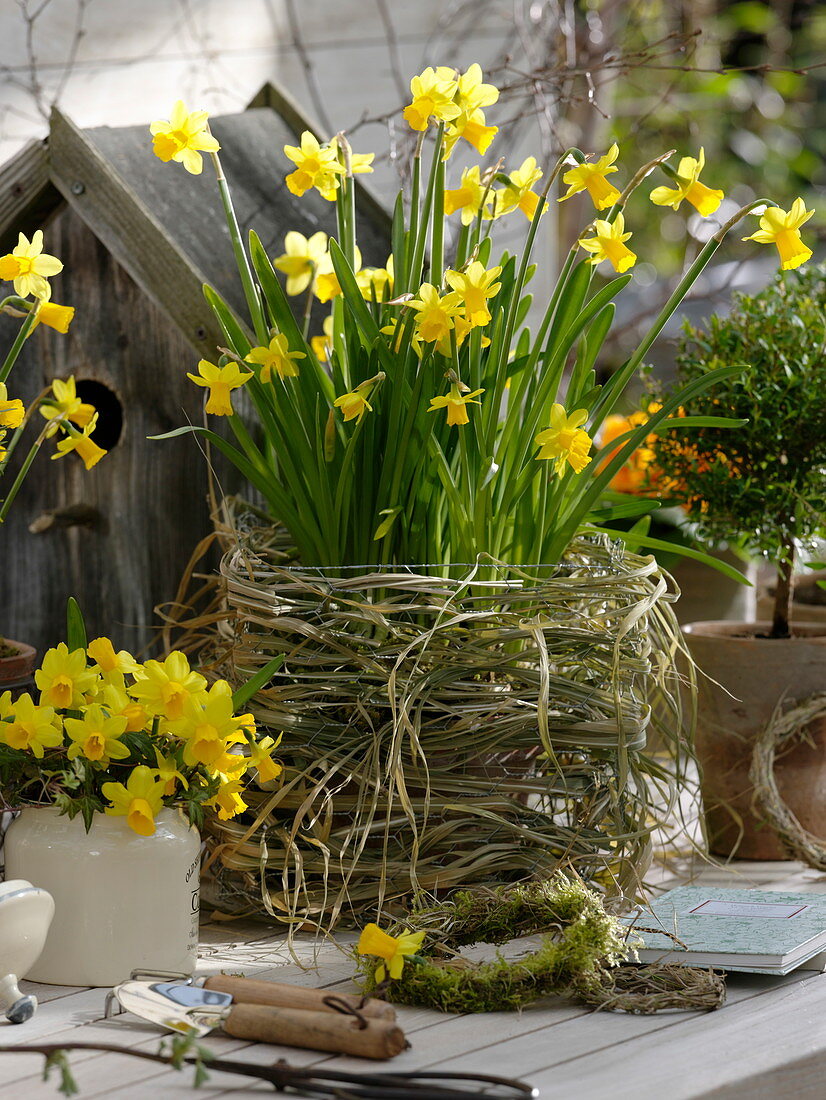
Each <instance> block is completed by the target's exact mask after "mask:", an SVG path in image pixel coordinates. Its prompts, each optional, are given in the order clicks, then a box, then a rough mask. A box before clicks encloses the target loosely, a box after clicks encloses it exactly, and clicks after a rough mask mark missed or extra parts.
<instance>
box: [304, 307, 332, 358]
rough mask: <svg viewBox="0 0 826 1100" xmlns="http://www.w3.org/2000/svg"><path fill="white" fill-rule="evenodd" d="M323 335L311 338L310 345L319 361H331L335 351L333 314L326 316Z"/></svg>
mask: <svg viewBox="0 0 826 1100" xmlns="http://www.w3.org/2000/svg"><path fill="white" fill-rule="evenodd" d="M321 329H322V335H321V336H313V337H311V338H310V347H311V348H312V349H313V354H314V355H315V357H316V359H318V361H319V363H324V362H327V361H329V359H330V356H331V354H332V351H333V315H332V314H330V316H329V317H325V318H324V323H323V325H322V326H321Z"/></svg>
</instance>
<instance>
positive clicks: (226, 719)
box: [169, 680, 246, 768]
mask: <svg viewBox="0 0 826 1100" xmlns="http://www.w3.org/2000/svg"><path fill="white" fill-rule="evenodd" d="M240 722H241V720H240V719H238V718H236V717H235V715H234V714H233V713H232V692H231V691H230V688H229V685H228V684H227V683H226V681H225V680H218V681H216V682H215V683H214V684H212V685H211V687H210V688H209V691H207V692H206V693H204V694H199V695H195V696H189V697H188V698H185V699H184V700H183V705H182V707H181V715H180V717H178V718H176V719H175V720H174V721H170V723H169V729H170V731H171V732H172V733H174V734H175V736H176V737H180V738H181V739H182V740H183V741H185V742H186V743H185V745H184V763H186V764H189V765H190V766H195V765H197V764H205V765H206V766H207V767H208V768H214V767H215V765H216V764H217V762H218V761H219V760H220V759H221V758H222V757H223V756H224V755H225V754H226V752H227V749H228V748H229V746H230V745H233V744H240V743H241V742H243V741H245V740H246V738H245V737H244V735H243V733H241V732H239V726H240ZM240 760H241V766H242V767H243V764H244V761H243V758H240Z"/></svg>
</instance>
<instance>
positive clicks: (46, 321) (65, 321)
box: [31, 301, 75, 335]
mask: <svg viewBox="0 0 826 1100" xmlns="http://www.w3.org/2000/svg"><path fill="white" fill-rule="evenodd" d="M74 316H75V307H74V306H59V305H58V304H57V302H45V301H41V303H40V308H39V309H38V310H37V311H36V313H35V318H34V324H33V325H32V327H31V331H32V332H34V330H35V329H36V328H37V326H38V325H46V326H48V328H53V329H55V331H57V332H62V333H63V334H64V335H65V334H66V333H67V332H68V331H69V325H70V324H71V323H72V321H73V319H74Z"/></svg>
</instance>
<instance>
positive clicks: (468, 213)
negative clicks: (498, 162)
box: [445, 164, 494, 225]
mask: <svg viewBox="0 0 826 1100" xmlns="http://www.w3.org/2000/svg"><path fill="white" fill-rule="evenodd" d="M493 198H494V193H493V190H492V188H490V187H489V186H488V184H487V183H484V182H483V181H482V177H481V173H480V170H479V165H478V164H474V165H473V166H472V167H471V168H466V169H465V170H464V172H462V179H461V182H460V184H459V186H458V187H456V188H454V189H453V190H451V191H445V214H454V213H455V212H456V211H457V210H461V211H462V225H471V224H472V222H473V221H475V219H476V218H477V217H478V215H479V211H480V210H481V211H482V217H483V218H485V219H490V218H492V217H493V215H492V214H491V211H490V204H491V203H492V202H493Z"/></svg>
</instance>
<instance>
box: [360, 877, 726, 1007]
mask: <svg viewBox="0 0 826 1100" xmlns="http://www.w3.org/2000/svg"><path fill="white" fill-rule="evenodd" d="M405 928H406V930H408V931H414V932H416V931H421V930H424V931H426V932H427V933H429V934H430V935H431V936H433V937H435V938H436V942H435V944H434V945H433V948H432V950H433V954H432V955H428V956H427V957H425V956H421V955H413V956H410V957H408V958H407V959H406V960H405V967H404V970H403V972H402V976H401V978H398V979H396V980H393V981H385V982H382V983H377V982H376V980H375V972H376V970H377V969H378V967H379V966H380V965H381V960H375V961H374V960H372V959H366V958H365V957H364V956H360V957H359V958H360V962H361V965H362V970H363V974H364V981H363V990H364V993H365V994H366V995H377V994H378V995H380V996H385V997H386V998H387V999H388V1000H390V1001H393V1002H394V1003H396V1004H407V1005H424V1006H427V1007H429V1008H435V1009H438V1010H440V1011H442V1012H457V1013H474V1012H500V1011H502V1010H506V1009H512V1010H513V1009H521V1008H522V1007H524V1006H525V1005H527V1004H530V1003H531V1002H532V1001H535V1000H538V999H539V998H540V997H547V996H550V995H556V996H569V997H574V998H576V999H578V1000H581V1001H584V1002H585V1003H587V1004H590V1005H594V1006H596V1007H598V1008H606V1009H612V1010H615V1011H623V1012H634V1013H646V1014H648V1013H653V1012H659V1011H663V1010H665V1009H690V1008H695V1009H698V1010H706V1011H708V1010H710V1009H714V1008H719V1007H720V1005H721V1004H722V1003H723V1001H724V1000H725V984H724V982H723V979H722V978H721V977H720V976H719V975H718V974H715V973H714V972H713V971H710V970H696V969H694V968H693V967H685V966H677V965H668V964H666V965H657V966H639V965H633V964H631V965H629V964H624V965H623V964H622V960H624V959H625V958H626V957H627V956H628V954H629V949H630V948H633V940H631V941H629V940H628V932H629V929H628V928H626V927H625V926H624V925H622V924H620V922H619V921H618V920H617V919H616V918H615V917H613V916H611V915H610V914H609V913H607V912H606V911H605V908H604V906H603V904H602V900H601V899H600V897H599V896H598V895H597V894H595V893H594V892H593V891H592V890H589V889H588V888H587V887H586V886H585V885H584V884H583V883H581V882H579V881H578V880H575V879H569V878H567V877H566V876H565V875H563V874H558V875H556V876H555V877H554V878H552V879H550V880H548V881H546V882H537V883H528V884H523V885H516V886H509V887H500V888H498V889H496V890H484V891H462V892H460V893H457V894H455V895H454V896H453V897H452V898H451V899H450V900H449V901H446V902H444V903H442V904H440V905H437V906H434V907H431V908H427V909H420V910H418V911H416V912H415V913H414V914H413V918H412V920H411V921H409V922H406V925H405ZM535 933H542V934H543V940H542V943H541V945H540V946H539V947H538V949H537V950H535V951H533V952H531V953H529V954H526V955H523V956H520V957H519V958H516V959H505V958H504V957H503V956H502V955H499V954H498V953H497V957H496V958H495V959H494V960H492V961H490V962H483V963H470V962H469V961H468V960H467V959H465V958H463V957H462V956H461V955H460V954H459V948H461V947H467V946H469V945H471V944H475V943H492V944H502V943H506V942H507V941H508V940H511V939H513V938H515V937H517V936H526V935H532V934H535Z"/></svg>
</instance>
